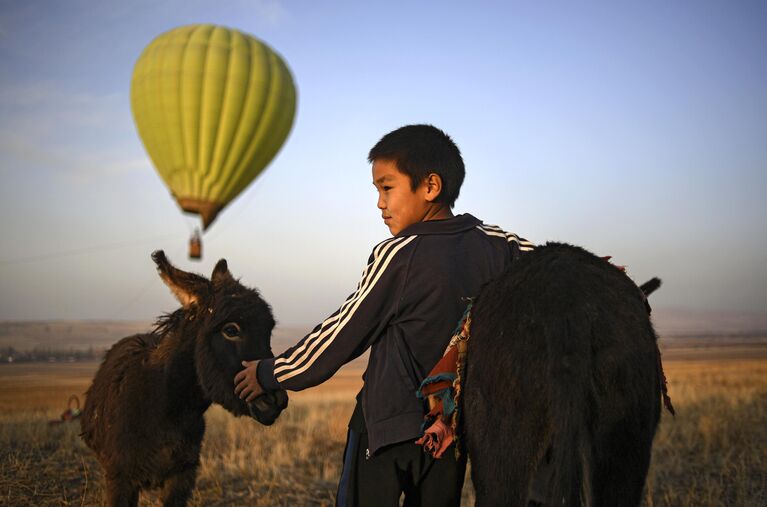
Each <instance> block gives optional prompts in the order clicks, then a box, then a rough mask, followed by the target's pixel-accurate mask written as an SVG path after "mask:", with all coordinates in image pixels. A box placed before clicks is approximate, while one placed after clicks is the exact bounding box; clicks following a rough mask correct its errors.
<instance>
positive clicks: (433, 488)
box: [235, 125, 533, 506]
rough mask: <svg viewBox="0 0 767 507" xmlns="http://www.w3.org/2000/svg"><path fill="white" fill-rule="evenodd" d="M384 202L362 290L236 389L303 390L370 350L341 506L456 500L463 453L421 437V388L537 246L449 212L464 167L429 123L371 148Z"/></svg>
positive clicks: (254, 367)
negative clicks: (471, 312) (490, 293)
mask: <svg viewBox="0 0 767 507" xmlns="http://www.w3.org/2000/svg"><path fill="white" fill-rule="evenodd" d="M368 160H369V161H370V162H371V163H372V164H373V185H374V186H375V187H376V189H377V190H378V209H380V210H381V218H383V220H384V223H385V224H386V225H387V226H388V227H389V231H390V232H391V234H392V236H393V238H390V239H387V240H385V241H383V242H382V243H380V244H378V245H377V246H376V247H375V248H374V249H373V253H372V255H371V256H370V259H369V261H368V265H367V267H366V268H365V271H364V272H363V274H362V280H361V281H360V283H359V284H358V285H357V289H356V291H355V292H354V293H353V294H352V295H351V296H349V298H348V299H347V300H346V301H345V302H344V304H343V305H342V306H341V308H339V309H338V310H337V311H336V312H335V313H334V314H332V315H331V316H330V317H328V318H327V319H326V320H325V321H324V322H322V323H321V324H319V325H318V326H317V327H315V328H314V330H313V331H312V332H311V333H310V334H309V335H307V336H306V337H305V338H304V339H303V340H301V341H300V342H299V343H298V344H296V345H295V346H294V347H291V348H290V349H288V350H287V351H285V352H284V353H282V354H281V355H279V356H278V357H276V358H274V359H265V360H262V361H260V362H256V361H253V362H243V365H244V366H246V368H245V369H244V370H243V371H241V372H240V373H239V374H238V375H237V376H236V377H235V383H236V388H235V392H236V393H237V395H238V396H240V397H241V398H243V399H247V400H248V401H251V400H253V399H255V397H256V396H257V395H259V394H260V393H262V392H263V391H264V390H267V391H268V390H273V389H278V388H283V389H287V390H292V391H299V390H301V389H305V388H308V387H312V386H315V385H317V384H320V383H322V382H323V381H325V380H327V379H328V378H329V377H331V376H332V375H333V374H334V373H335V372H336V371H337V370H338V369H339V368H340V367H341V366H342V365H344V364H345V363H347V362H349V361H351V360H353V359H354V358H356V357H358V356H359V355H361V354H362V353H363V352H365V350H367V349H368V348H370V349H371V351H370V359H369V362H368V367H367V370H366V371H365V374H364V375H363V380H364V384H363V387H362V390H361V391H360V393H359V394H358V395H357V405H356V407H355V409H354V413H353V415H352V418H351V421H350V422H349V432H348V436H347V443H346V450H345V452H344V463H343V469H342V473H341V481H340V483H339V488H338V498H337V502H338V505H363V506H375V505H386V506H396V505H399V499H400V495H401V494H402V493H404V494H405V505H440V506H442V505H459V504H460V497H461V487H462V485H463V478H464V471H465V467H466V461H465V458H462V459H461V460H456V459H455V456H454V453H453V452H447V453H445V456H444V457H442V458H440V459H434V458H432V457H431V456H429V455H427V454H426V453H424V452H423V450H422V448H421V447H420V446H418V445H416V444H415V443H414V442H415V440H417V439H418V438H419V437H420V436H421V431H420V428H421V424H422V422H423V417H424V414H425V413H426V411H425V407H424V405H423V402H422V401H421V400H419V399H418V398H417V397H416V395H415V392H416V390H417V389H418V387H419V385H420V383H421V381H422V380H423V379H424V378H425V377H426V376H427V375H428V373H429V371H430V370H431V368H432V367H433V366H434V365H435V364H436V363H437V361H438V360H439V359H440V358H441V356H442V353H443V352H444V350H445V347H446V345H447V343H448V342H449V341H450V337H451V334H452V333H451V332H452V330H453V329H454V327H455V325H456V323H457V322H458V320H459V318H460V317H461V315H462V314H463V311H464V309H465V308H466V304H467V301H466V298H468V297H472V296H476V295H477V294H478V293H479V290H480V287H481V286H482V284H484V283H485V282H487V281H488V280H490V279H491V278H493V277H495V276H497V275H499V274H500V273H501V272H503V271H504V270H505V269H507V268H508V267H509V265H510V264H511V262H512V260H513V259H514V258H516V257H517V256H519V255H520V254H521V253H522V252H525V251H529V250H532V249H533V245H532V244H531V243H530V242H528V241H526V240H524V239H522V238H519V237H517V236H516V235H514V234H508V233H505V232H503V231H502V230H501V229H499V228H498V227H495V226H490V225H484V224H483V223H482V222H481V221H479V220H477V219H476V218H474V217H473V216H471V215H468V214H464V215H457V216H454V215H453V213H452V209H451V208H452V207H453V204H454V203H455V200H456V198H457V197H458V193H459V191H460V188H461V184H462V183H463V178H464V174H465V170H464V164H463V159H462V158H461V153H460V151H459V150H458V147H457V146H456V145H455V144H454V143H453V141H452V139H450V137H449V136H448V135H447V134H445V133H444V132H442V131H441V130H439V129H437V128H435V127H433V126H431V125H408V126H405V127H402V128H399V129H397V130H395V131H393V132H390V133H389V134H386V135H385V136H384V137H383V138H382V139H381V140H380V141H379V142H378V143H377V144H376V145H375V146H374V147H373V148H372V149H371V150H370V153H369V155H368Z"/></svg>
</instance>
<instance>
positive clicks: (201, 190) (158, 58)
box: [131, 25, 296, 258]
mask: <svg viewBox="0 0 767 507" xmlns="http://www.w3.org/2000/svg"><path fill="white" fill-rule="evenodd" d="M131 109H132V111H133V118H134V121H135V123H136V128H137V130H138V133H139V136H140V137H141V140H142V141H143V143H144V147H145V148H146V151H147V152H148V154H149V157H150V158H151V159H152V163H153V164H154V166H155V168H156V169H157V172H158V173H159V175H160V177H161V178H162V180H163V181H164V182H165V184H166V185H167V186H168V188H169V189H170V192H171V194H172V195H173V198H174V199H175V200H176V202H177V203H178V205H179V206H180V207H181V209H182V210H184V211H186V212H189V213H196V214H199V215H200V217H201V219H202V226H203V230H205V229H207V228H208V227H209V226H210V224H211V223H213V221H214V220H215V219H216V216H217V215H218V214H219V213H220V212H221V210H222V209H224V207H226V205H227V204H228V203H229V202H230V201H232V199H234V198H235V197H237V195H238V194H240V192H242V191H243V190H244V189H245V187H247V186H248V184H249V183H250V182H251V181H253V179H255V178H256V176H258V175H259V174H260V173H261V171H263V170H264V168H265V167H266V165H267V164H269V162H270V161H271V160H272V158H274V156H275V155H276V154H277V151H278V150H279V149H280V147H281V146H282V144H283V142H284V141H285V138H286V137H287V136H288V133H289V132H290V128H291V126H292V125H293V118H294V116H295V110H296V89H295V86H294V84H293V78H292V76H291V74H290V70H289V69H288V67H287V65H286V64H285V62H284V61H283V60H282V58H280V56H279V55H278V54H277V53H275V52H274V50H272V49H271V48H270V47H269V46H267V45H266V44H265V43H264V42H262V41H260V40H258V39H256V38H255V37H253V36H251V35H248V34H245V33H242V32H240V31H238V30H233V29H230V28H224V27H221V26H214V25H189V26H182V27H179V28H175V29H173V30H170V31H168V32H165V33H163V34H162V35H160V36H158V37H157V38H156V39H154V40H153V41H152V42H151V43H150V44H149V45H148V46H147V47H146V48H145V49H144V51H143V53H142V54H141V56H140V57H139V59H138V61H137V62H136V65H135V67H134V69H133V77H132V80H131ZM197 240H199V235H197ZM194 241H195V237H193V238H192V242H191V243H190V247H192V248H194V245H193V242H194ZM200 246H201V244H198V248H197V258H199V256H200V249H199V247H200ZM191 253H194V252H192V251H191V250H190V254H191Z"/></svg>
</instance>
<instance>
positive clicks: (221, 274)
mask: <svg viewBox="0 0 767 507" xmlns="http://www.w3.org/2000/svg"><path fill="white" fill-rule="evenodd" d="M210 279H211V281H212V282H213V283H214V284H219V283H221V282H224V281H226V280H234V278H233V277H232V274H231V273H230V272H229V266H228V265H227V263H226V259H221V260H220V261H218V262H217V263H216V267H215V268H213V274H212V275H210Z"/></svg>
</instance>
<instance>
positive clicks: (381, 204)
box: [376, 195, 386, 209]
mask: <svg viewBox="0 0 767 507" xmlns="http://www.w3.org/2000/svg"><path fill="white" fill-rule="evenodd" d="M376 206H378V209H384V208H385V207H386V203H385V202H384V200H383V197H381V196H380V195H379V196H378V203H377V204H376Z"/></svg>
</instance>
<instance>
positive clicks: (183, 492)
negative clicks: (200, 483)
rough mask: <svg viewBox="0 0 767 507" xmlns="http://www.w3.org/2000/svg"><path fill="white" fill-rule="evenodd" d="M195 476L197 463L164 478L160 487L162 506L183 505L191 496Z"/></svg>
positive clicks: (174, 506) (178, 506)
mask: <svg viewBox="0 0 767 507" xmlns="http://www.w3.org/2000/svg"><path fill="white" fill-rule="evenodd" d="M196 477H197V464H195V465H192V466H190V467H189V468H187V469H186V470H184V471H182V472H179V473H177V474H176V475H173V476H171V477H169V478H168V479H166V480H165V483H164V485H163V488H162V505H163V507H184V506H185V505H186V503H187V501H188V500H189V497H190V496H192V490H193V489H194V483H195V479H196Z"/></svg>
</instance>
